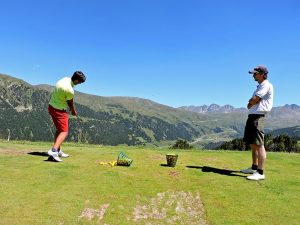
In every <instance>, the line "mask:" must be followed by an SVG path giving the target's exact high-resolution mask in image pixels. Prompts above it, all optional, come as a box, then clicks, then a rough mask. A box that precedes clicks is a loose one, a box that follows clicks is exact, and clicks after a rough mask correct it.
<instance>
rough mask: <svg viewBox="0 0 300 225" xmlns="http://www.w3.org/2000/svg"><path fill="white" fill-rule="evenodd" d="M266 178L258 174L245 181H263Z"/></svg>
mask: <svg viewBox="0 0 300 225" xmlns="http://www.w3.org/2000/svg"><path fill="white" fill-rule="evenodd" d="M265 178H266V177H265V175H264V174H263V175H261V174H259V173H258V172H255V173H253V175H251V176H248V177H247V179H248V180H264V179H265Z"/></svg>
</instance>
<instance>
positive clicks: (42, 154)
mask: <svg viewBox="0 0 300 225" xmlns="http://www.w3.org/2000/svg"><path fill="white" fill-rule="evenodd" d="M27 154H28V155H36V156H49V155H48V153H47V152H28V153H27Z"/></svg>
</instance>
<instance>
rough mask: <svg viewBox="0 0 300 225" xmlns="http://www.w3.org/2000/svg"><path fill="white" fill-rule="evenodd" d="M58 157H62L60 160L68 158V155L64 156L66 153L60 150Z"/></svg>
mask: <svg viewBox="0 0 300 225" xmlns="http://www.w3.org/2000/svg"><path fill="white" fill-rule="evenodd" d="M58 156H59V157H62V158H68V157H69V155H68V154H66V153H64V152H63V151H62V150H60V151H59V152H58Z"/></svg>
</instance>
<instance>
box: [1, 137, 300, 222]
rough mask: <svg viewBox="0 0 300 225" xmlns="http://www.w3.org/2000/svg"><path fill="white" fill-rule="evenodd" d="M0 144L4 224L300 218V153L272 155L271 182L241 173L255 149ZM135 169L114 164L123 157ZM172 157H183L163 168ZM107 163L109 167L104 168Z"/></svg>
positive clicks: (268, 168)
mask: <svg viewBox="0 0 300 225" xmlns="http://www.w3.org/2000/svg"><path fill="white" fill-rule="evenodd" d="M50 145H51V143H45V142H21V141H18V142H6V141H0V171H1V173H0V182H1V183H0V184H1V185H0V209H1V210H0V218H1V219H0V224H3V225H11V224H16V225H25V224H30V225H35V224H43V225H46V224H49V225H50V224H51V225H52V224H57V225H66V224H70V225H73V224H106V225H108V224H109V225H123V224H124V225H125V224H126V225H127V224H128V225H131V224H145V225H146V224H153V225H159V224H186V225H190V224H215V225H219V224H228V225H233V224H237V225H242V224H249V225H250V224H266V225H267V224H272V225H279V224H282V225H286V224H289V225H292V224H295V225H296V224H299V221H300V207H299V206H300V205H299V202H300V195H299V193H300V173H299V166H300V155H299V154H288V153H268V159H267V164H266V165H267V166H266V180H264V181H248V180H246V175H243V174H241V173H239V172H238V171H239V170H240V169H241V168H245V167H248V166H249V164H250V163H251V161H250V152H235V151H205V150H196V149H194V150H180V151H176V150H175V151H174V150H171V149H167V148H152V147H127V146H117V147H110V146H98V145H85V144H75V143H66V144H65V145H64V146H63V150H64V151H65V152H66V153H69V154H70V155H71V157H70V158H67V159H64V162H63V163H54V162H51V161H47V159H48V157H47V156H46V155H45V152H46V151H47V150H48V149H49V146H50ZM121 151H122V152H124V153H125V154H127V155H128V156H129V157H130V158H132V159H133V164H132V165H131V166H130V167H121V166H111V165H109V164H106V163H109V162H112V161H114V160H116V159H117V156H118V154H119V153H120V152H121ZM168 153H177V154H178V155H179V158H178V161H177V165H176V166H175V167H174V168H172V167H168V166H166V157H165V155H166V154H168ZM100 163H104V165H100Z"/></svg>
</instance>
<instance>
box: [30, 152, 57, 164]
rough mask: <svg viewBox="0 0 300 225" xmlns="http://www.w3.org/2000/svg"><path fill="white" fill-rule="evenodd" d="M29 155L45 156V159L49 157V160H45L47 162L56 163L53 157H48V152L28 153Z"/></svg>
mask: <svg viewBox="0 0 300 225" xmlns="http://www.w3.org/2000/svg"><path fill="white" fill-rule="evenodd" d="M27 154H28V155H36V156H44V157H48V158H47V159H45V160H44V161H45V162H55V161H54V160H53V158H52V157H51V156H49V155H48V153H47V152H28V153H27Z"/></svg>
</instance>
